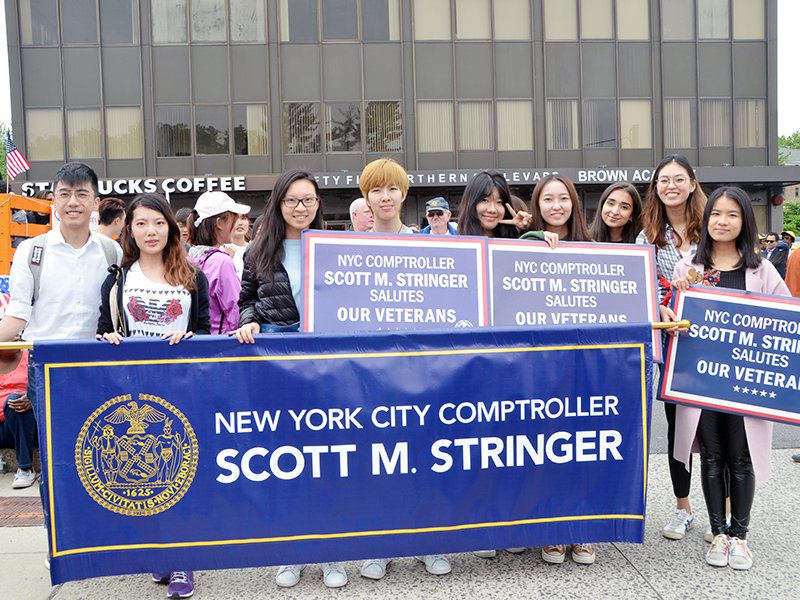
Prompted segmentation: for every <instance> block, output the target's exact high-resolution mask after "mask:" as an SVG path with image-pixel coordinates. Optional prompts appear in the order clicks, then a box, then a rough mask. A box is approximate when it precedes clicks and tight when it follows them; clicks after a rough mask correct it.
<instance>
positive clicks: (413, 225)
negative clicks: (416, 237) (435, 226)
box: [408, 223, 422, 233]
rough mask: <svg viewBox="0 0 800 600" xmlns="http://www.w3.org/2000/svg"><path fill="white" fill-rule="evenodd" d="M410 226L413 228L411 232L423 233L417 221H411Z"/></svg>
mask: <svg viewBox="0 0 800 600" xmlns="http://www.w3.org/2000/svg"><path fill="white" fill-rule="evenodd" d="M408 228H409V229H410V230H411V233H422V230H421V229H420V228H419V225H417V224H416V223H411V225H409V226H408Z"/></svg>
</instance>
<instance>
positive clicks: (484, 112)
mask: <svg viewBox="0 0 800 600" xmlns="http://www.w3.org/2000/svg"><path fill="white" fill-rule="evenodd" d="M458 137H459V144H458V146H459V149H460V150H491V149H492V148H494V122H493V118H492V103H491V102H459V103H458Z"/></svg>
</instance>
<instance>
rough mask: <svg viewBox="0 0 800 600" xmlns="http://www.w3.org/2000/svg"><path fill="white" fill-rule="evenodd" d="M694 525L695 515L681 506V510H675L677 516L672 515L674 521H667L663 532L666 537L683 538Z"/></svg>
mask: <svg viewBox="0 0 800 600" xmlns="http://www.w3.org/2000/svg"><path fill="white" fill-rule="evenodd" d="M693 525H694V516H693V515H691V514H689V513H688V512H686V510H685V509H683V508H681V509H680V510H676V511H675V516H674V517H672V521H670V522H669V523H667V524H666V525H665V526H664V529H663V530H662V531H661V533H663V534H664V537H665V538H669V539H671V540H682V539H683V538H684V537H686V532H687V531H688V530H690V529H691V528H692V526H693Z"/></svg>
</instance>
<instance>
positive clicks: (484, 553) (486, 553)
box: [472, 550, 497, 558]
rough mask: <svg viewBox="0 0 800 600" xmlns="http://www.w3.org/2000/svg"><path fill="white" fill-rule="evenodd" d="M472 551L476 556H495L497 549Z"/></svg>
mask: <svg viewBox="0 0 800 600" xmlns="http://www.w3.org/2000/svg"><path fill="white" fill-rule="evenodd" d="M472 553H473V554H474V555H475V556H477V557H478V558H494V557H495V556H497V550H473V552H472Z"/></svg>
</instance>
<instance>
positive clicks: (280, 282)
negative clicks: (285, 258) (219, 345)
mask: <svg viewBox="0 0 800 600" xmlns="http://www.w3.org/2000/svg"><path fill="white" fill-rule="evenodd" d="M248 263H249V261H248V260H247V255H246V254H245V257H244V271H243V272H242V292H241V294H239V327H241V326H242V325H247V324H248V323H258V324H259V325H260V324H262V323H269V324H271V325H279V326H285V325H293V324H295V323H297V322H299V321H300V312H299V311H298V310H297V305H296V304H295V302H294V296H292V285H291V283H290V282H289V274H288V273H287V272H286V269H284V268H283V265H278V268H277V269H276V270H275V272H274V273H273V274H272V283H269V282H267V281H259V280H258V279H256V276H255V274H254V273H253V271H251V270H250V265H249V264H248Z"/></svg>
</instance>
